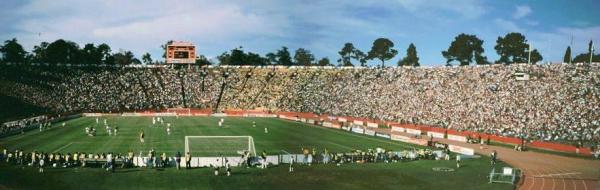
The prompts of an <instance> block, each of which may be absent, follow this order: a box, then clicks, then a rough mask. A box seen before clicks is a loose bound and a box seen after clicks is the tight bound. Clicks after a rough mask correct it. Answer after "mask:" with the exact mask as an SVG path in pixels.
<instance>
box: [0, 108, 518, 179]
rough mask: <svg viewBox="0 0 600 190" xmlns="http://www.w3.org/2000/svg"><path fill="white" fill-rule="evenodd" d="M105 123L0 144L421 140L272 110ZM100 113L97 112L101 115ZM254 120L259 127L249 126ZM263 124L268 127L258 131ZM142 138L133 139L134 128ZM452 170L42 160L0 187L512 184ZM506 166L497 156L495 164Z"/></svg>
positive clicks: (134, 146) (481, 166)
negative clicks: (227, 168) (264, 114)
mask: <svg viewBox="0 0 600 190" xmlns="http://www.w3.org/2000/svg"><path fill="white" fill-rule="evenodd" d="M105 118H106V119H107V120H108V123H109V125H110V126H114V125H117V126H119V134H118V136H116V137H115V136H108V135H107V134H106V131H105V130H104V127H101V126H99V127H98V129H97V130H98V136H96V137H88V136H86V135H85V127H86V126H95V125H96V121H95V118H78V119H74V120H70V121H68V122H66V126H65V127H62V126H61V124H60V123H58V124H55V125H54V126H53V127H52V128H51V129H49V130H46V131H42V132H39V131H38V130H34V131H30V132H27V133H25V134H23V135H17V136H11V137H7V138H2V139H0V147H2V148H4V147H7V148H8V149H11V150H12V149H17V148H18V149H24V150H26V151H33V150H37V151H44V152H61V153H67V152H71V153H72V152H76V151H79V152H86V153H102V152H120V153H125V152H127V151H129V150H133V151H134V152H136V154H137V153H138V152H139V151H143V152H144V153H147V151H148V150H149V149H151V148H154V149H156V151H157V153H162V152H166V153H167V154H168V155H170V156H172V155H174V154H175V152H176V151H182V152H183V151H184V137H185V136H252V137H253V139H254V143H255V146H256V150H257V151H258V152H261V151H263V150H265V151H267V152H268V153H269V154H279V153H281V150H285V151H287V152H292V153H300V152H301V147H310V148H312V147H315V148H317V150H318V151H321V150H323V149H324V148H327V149H328V150H329V151H331V152H349V151H351V150H354V149H362V150H366V149H368V148H375V147H378V146H379V147H383V148H386V149H391V150H406V149H412V148H422V147H418V146H413V145H409V144H405V143H400V142H395V141H390V140H387V139H383V138H378V137H369V136H364V135H358V134H354V133H349V132H345V131H341V130H335V129H326V128H321V127H314V126H310V125H306V124H302V123H296V122H290V121H285V120H280V119H272V118H225V123H224V127H222V128H219V127H217V122H218V120H219V119H220V118H214V117H179V118H175V117H164V120H165V123H171V124H172V129H173V131H172V132H173V133H172V134H171V135H167V134H166V130H165V127H164V126H161V127H151V124H152V122H151V120H152V119H151V117H105ZM102 120H103V119H100V123H102ZM252 121H255V122H256V125H257V127H255V128H254V127H252ZM265 127H267V128H268V131H269V133H267V134H265V133H264V128H265ZM140 130H143V131H144V132H145V134H146V139H145V140H146V142H145V143H140V142H139V138H138V135H139V132H140ZM463 163H464V164H463V165H464V167H461V168H460V169H458V170H456V171H454V172H436V171H433V170H432V168H433V167H450V168H454V167H455V162H454V161H434V160H419V161H412V162H402V163H387V164H386V163H369V164H344V165H342V166H339V167H337V166H335V165H332V164H330V165H313V166H310V167H309V166H297V168H296V172H294V173H291V174H290V173H288V171H287V169H288V165H280V166H274V167H272V168H269V169H266V170H261V169H255V168H250V169H246V168H234V170H233V176H231V177H226V176H213V175H212V169H208V168H197V169H191V170H183V171H177V170H175V169H174V168H166V169H146V168H131V169H117V171H116V173H109V172H106V171H104V170H102V169H100V168H48V169H47V171H46V173H43V174H39V173H37V172H36V169H34V168H31V167H24V168H22V167H20V166H12V165H6V163H1V164H0V184H1V185H0V189H3V188H11V189H12V188H14V189H148V188H150V189H307V188H308V189H512V188H513V186H512V185H508V184H488V183H487V181H488V180H487V178H486V177H487V175H488V174H489V172H490V170H491V168H490V166H489V158H486V157H482V158H479V159H467V160H464V161H463ZM501 166H504V164H501V165H499V166H497V167H501Z"/></svg>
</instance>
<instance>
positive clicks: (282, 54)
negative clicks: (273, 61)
mask: <svg viewBox="0 0 600 190" xmlns="http://www.w3.org/2000/svg"><path fill="white" fill-rule="evenodd" d="M276 55H277V64H278V65H286V66H291V65H292V64H293V63H292V57H291V56H290V52H289V51H288V48H287V47H285V46H283V47H281V49H280V50H277V53H276Z"/></svg>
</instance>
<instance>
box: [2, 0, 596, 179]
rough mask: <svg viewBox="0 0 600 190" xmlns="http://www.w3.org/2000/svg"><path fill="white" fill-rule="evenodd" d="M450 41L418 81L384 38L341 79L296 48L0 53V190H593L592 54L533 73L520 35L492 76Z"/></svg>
mask: <svg viewBox="0 0 600 190" xmlns="http://www.w3.org/2000/svg"><path fill="white" fill-rule="evenodd" d="M150 4H152V3H150ZM190 4H193V3H190ZM273 4H276V3H275V2H273ZM140 6H143V5H140ZM190 6H192V7H193V5H190ZM240 6H241V4H240ZM296 6H300V5H296ZM49 7H51V6H49ZM432 7H434V6H432ZM113 8H116V7H115V6H110V9H113ZM99 9H102V7H99ZM432 9H433V8H432ZM177 10H178V11H181V10H179V9H177ZM232 10H237V9H232ZM336 10H337V9H336ZM519 10H520V9H519V8H518V7H517V12H518V11H519ZM229 11H231V10H229ZM444 11H448V10H445V9H444ZM530 11H531V10H530ZM217 12H219V14H218V15H219V16H223V15H226V13H227V14H231V13H228V12H227V10H221V11H217ZM267 12H268V11H267ZM206 14H211V12H210V11H207V12H206ZM264 14H267V13H264ZM372 14H374V15H376V13H372ZM526 14H529V13H526ZM84 15H85V14H84ZM233 15H235V14H233ZM257 15H259V16H260V14H258V13H257ZM257 15H251V16H257ZM302 15H304V13H303V14H302ZM144 16H148V15H144ZM370 16H373V15H370ZM148 17H151V16H148ZM223 17H227V16H223ZM522 17H523V16H522ZM176 18H177V20H176V21H172V22H174V23H179V22H180V18H185V17H181V15H179V14H178V15H177V16H176ZM238 19H240V18H238ZM513 19H519V18H517V17H516V16H515V17H513ZM117 20H119V21H121V22H125V20H120V19H117ZM156 20H161V19H156ZM185 20H186V19H183V21H185ZM257 20H260V19H257ZM1 21H2V20H0V22H1ZM253 21H255V20H253ZM111 23H112V22H111ZM80 24H81V23H80ZM81 25H82V26H84V25H85V26H87V25H86V24H81ZM136 26H139V27H142V26H145V25H144V24H137V25H136ZM167 26H169V25H167ZM166 28H169V27H166ZM185 29H189V30H194V29H195V28H185ZM203 29H204V28H203ZM0 32H3V31H2V30H0ZM145 32H152V31H145ZM145 32H139V35H142V36H143V35H145ZM247 32H248V33H251V31H247ZM73 33H75V31H73ZM158 33H159V34H164V33H160V32H158ZM171 33H173V34H177V32H176V29H175V28H169V33H168V34H164V35H165V36H171ZM10 34H11V35H12V33H10ZM92 34H94V35H96V34H97V32H96V33H92ZM110 34H114V33H110ZM209 34H210V35H212V36H211V37H215V38H218V39H219V40H224V38H223V37H222V36H220V35H218V34H215V33H209ZM180 35H181V36H184V37H186V38H194V37H190V36H187V35H188V32H187V31H186V32H184V33H181V34H180ZM265 35H266V34H265ZM4 36H5V35H0V37H4ZM39 36H41V33H39V34H38V37H39ZM59 36H60V35H59ZM17 37H20V36H18V35H17ZM52 37H54V36H52ZM96 37H97V38H99V39H100V38H102V39H103V38H104V37H106V36H102V35H100V37H98V36H96ZM161 38H162V37H161ZM331 38H333V37H331ZM19 39H24V41H25V43H30V41H28V40H31V37H30V36H27V35H25V36H24V37H23V38H19ZM118 39H119V40H122V41H126V40H127V39H123V38H118ZM148 39H150V38H148ZM515 39H516V40H515ZM272 40H273V41H277V39H276V38H272ZM369 40H372V39H369ZM451 40H453V41H452V42H451V43H450V44H449V46H450V47H448V48H447V50H444V51H442V52H441V54H442V57H443V58H444V59H446V60H447V62H446V65H433V66H431V65H421V64H420V61H419V59H420V58H419V57H418V56H417V52H416V47H415V45H414V44H413V43H410V45H409V47H408V49H407V50H406V56H405V57H403V58H402V57H401V56H396V55H397V54H398V51H397V50H396V49H395V48H397V47H394V43H393V42H392V41H391V40H390V39H388V38H384V37H379V38H376V39H375V40H372V47H371V49H370V51H365V52H362V51H361V50H360V47H358V46H357V47H355V46H354V45H353V44H352V43H350V42H348V43H345V44H343V43H342V44H343V45H342V48H341V50H339V52H338V51H337V50H336V51H335V53H337V54H335V56H337V57H339V59H338V60H337V65H334V64H332V63H330V62H329V58H327V57H324V58H322V59H319V60H317V59H315V55H314V54H313V53H311V52H310V51H309V50H307V49H304V48H302V47H299V48H298V49H297V50H296V51H295V52H292V54H294V55H293V56H292V55H291V54H290V52H289V51H288V48H287V47H285V46H284V47H281V48H280V49H277V50H275V52H271V53H265V54H264V56H263V55H261V53H254V52H250V51H247V50H245V49H243V48H242V47H241V46H239V47H238V48H234V49H232V50H230V51H226V52H224V53H222V54H220V55H218V56H216V57H214V58H207V57H206V56H204V55H203V54H205V53H207V51H213V50H212V49H215V48H214V47H208V48H207V47H203V46H202V45H203V44H202V43H195V42H193V40H186V41H177V40H172V39H169V40H165V41H166V43H164V44H162V45H160V49H159V50H158V52H159V54H162V55H163V58H162V59H160V58H159V59H157V60H152V58H151V54H150V53H146V54H144V55H142V56H141V60H140V59H137V58H136V57H135V56H134V55H133V53H132V52H131V51H124V50H119V51H118V52H112V51H111V47H110V46H109V45H107V44H105V43H102V44H93V43H88V44H85V45H83V44H82V45H81V46H80V45H79V44H78V43H76V42H74V41H69V40H64V39H52V40H51V41H52V42H50V43H49V42H38V41H35V43H36V45H34V46H33V48H32V50H31V52H28V51H26V50H25V49H26V48H24V47H23V45H21V44H20V42H19V41H17V39H16V38H12V39H8V40H6V41H4V43H3V44H0V55H1V56H0V189H523V190H532V189H573V190H578V189H579V190H580V189H583V190H593V189H599V188H600V182H599V180H600V55H599V54H594V44H593V41H589V43H587V39H586V45H587V46H586V47H587V51H585V52H584V53H581V54H579V55H577V56H575V57H573V58H572V57H571V46H569V47H568V49H567V52H566V53H565V56H564V60H562V61H559V62H554V63H553V62H550V61H548V62H545V63H544V62H542V60H544V59H545V58H543V57H542V56H541V54H540V51H538V50H537V49H534V48H533V47H532V45H531V43H530V42H528V41H527V40H526V39H525V36H524V35H523V34H521V33H519V32H508V33H506V34H505V35H504V34H502V35H501V36H499V37H498V40H497V41H496V46H494V49H495V50H496V53H497V54H498V55H499V57H498V60H497V61H488V60H487V59H488V58H487V57H486V56H484V55H483V52H484V51H483V49H484V47H485V46H482V43H483V41H482V40H480V39H479V38H478V37H477V36H475V35H470V34H464V33H460V34H458V35H456V36H455V37H454V38H453V39H451ZM532 41H533V40H532ZM163 42H164V41H163ZM163 42H161V43H163ZM203 42H207V41H203ZM284 42H285V41H284ZM38 43H39V45H38ZM208 43H209V44H210V42H208ZM219 43H221V42H219ZM223 43H225V42H223ZM236 43H238V42H236ZM239 43H244V42H239ZM248 43H250V44H251V42H248ZM115 44H121V45H122V44H128V43H120V42H118V43H115ZM435 44H439V43H438V42H436V43H435ZM142 45H143V46H142V47H143V48H148V49H152V48H151V47H146V44H144V43H142ZM306 45H307V46H308V43H307V44H306ZM335 45H336V47H337V46H338V45H340V44H335ZM444 45H445V44H444ZM155 46H158V45H156V44H155ZM117 47H119V46H117ZM125 47H127V45H125ZM251 47H252V46H251ZM574 47H575V46H574ZM315 49H319V48H315ZM147 51H151V50H147ZM436 51H437V50H436ZM438 54H439V52H438ZM436 56H439V55H436ZM337 57H336V58H337ZM395 57H401V58H400V59H399V60H398V61H397V64H396V66H389V65H385V63H386V61H388V63H389V62H390V60H392V59H393V58H395ZM424 57H434V56H433V55H430V54H425V56H424ZM425 59H429V58H425ZM549 59H552V58H549ZM355 64H356V65H355Z"/></svg>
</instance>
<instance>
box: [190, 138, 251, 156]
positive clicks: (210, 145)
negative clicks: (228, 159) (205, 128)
mask: <svg viewBox="0 0 600 190" xmlns="http://www.w3.org/2000/svg"><path fill="white" fill-rule="evenodd" d="M244 151H248V152H250V155H253V156H256V148H255V147H254V139H253V138H252V137H251V136H185V152H189V153H190V154H191V155H192V156H239V155H241V154H243V153H244Z"/></svg>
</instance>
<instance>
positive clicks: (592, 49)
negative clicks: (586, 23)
mask: <svg viewBox="0 0 600 190" xmlns="http://www.w3.org/2000/svg"><path fill="white" fill-rule="evenodd" d="M593 56H594V41H591V40H590V64H592V57H593Z"/></svg>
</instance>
